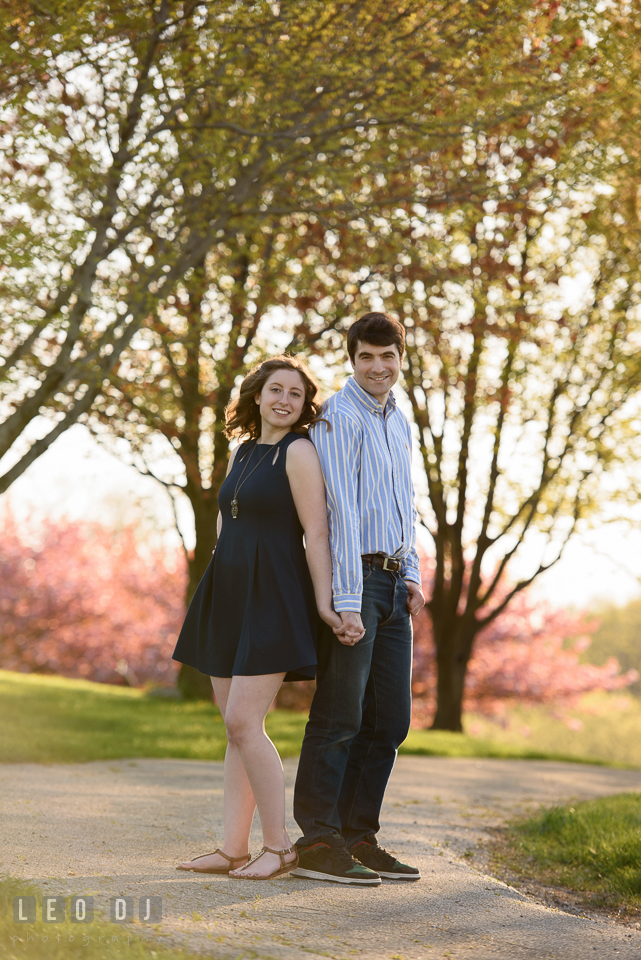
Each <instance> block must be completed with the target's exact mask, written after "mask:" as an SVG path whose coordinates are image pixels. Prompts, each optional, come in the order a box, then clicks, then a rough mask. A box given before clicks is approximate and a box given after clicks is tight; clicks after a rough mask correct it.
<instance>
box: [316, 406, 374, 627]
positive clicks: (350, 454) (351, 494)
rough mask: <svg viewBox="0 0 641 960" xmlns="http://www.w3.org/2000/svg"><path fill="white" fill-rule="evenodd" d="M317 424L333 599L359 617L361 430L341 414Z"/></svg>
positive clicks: (341, 609) (342, 610)
mask: <svg viewBox="0 0 641 960" xmlns="http://www.w3.org/2000/svg"><path fill="white" fill-rule="evenodd" d="M324 416H325V417H326V419H327V420H328V421H329V425H328V424H327V423H323V422H322V421H320V422H319V423H316V424H314V425H313V426H312V427H311V428H310V437H311V440H312V442H313V444H314V446H315V447H316V452H317V453H318V458H319V460H320V464H321V468H322V471H323V477H324V479H325V491H326V494H327V517H328V521H329V545H330V550H331V554H332V595H333V600H334V609H335V610H336V612H337V613H347V612H350V611H352V612H356V613H360V610H361V602H362V594H363V566H362V561H361V553H362V549H361V520H360V508H359V503H358V479H359V478H358V474H359V469H360V461H361V458H360V447H361V443H362V437H361V430H360V428H359V426H358V424H357V423H355V422H354V421H353V420H351V419H350V418H349V417H345V416H341V415H340V414H336V413H331V414H324Z"/></svg>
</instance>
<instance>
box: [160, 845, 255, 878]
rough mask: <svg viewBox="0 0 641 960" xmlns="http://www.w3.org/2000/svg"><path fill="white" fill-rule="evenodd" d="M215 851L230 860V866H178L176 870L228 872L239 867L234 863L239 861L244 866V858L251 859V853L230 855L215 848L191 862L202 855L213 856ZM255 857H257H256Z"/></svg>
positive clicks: (191, 861) (194, 858)
mask: <svg viewBox="0 0 641 960" xmlns="http://www.w3.org/2000/svg"><path fill="white" fill-rule="evenodd" d="M215 853H219V854H220V856H221V857H224V858H225V860H229V866H228V867H207V868H205V869H201V868H200V867H176V870H191V871H193V872H194V873H219V874H228V873H229V871H230V870H237V869H238V867H235V866H234V864H236V863H239V864H240V865H241V866H242V867H244V866H245V864H244V863H241V861H242V860H245V861H249V862H250V863H251V860H250V855H249V854H248V853H246V854H245V855H244V856H243V857H228V856H227V854H226V853H223V851H222V850H214V851H213V853H201V854H200V856H199V857H193V858H192V859H191V860H190V861H189V862H190V863H193V862H194V860H200V859H201V857H213V856H214V854H215ZM254 859H255V858H254Z"/></svg>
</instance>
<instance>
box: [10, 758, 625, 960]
mask: <svg viewBox="0 0 641 960" xmlns="http://www.w3.org/2000/svg"><path fill="white" fill-rule="evenodd" d="M285 767H286V774H287V780H288V784H289V785H290V788H291V784H292V782H293V777H294V773H295V762H293V761H286V764H285ZM624 790H641V774H640V773H638V772H636V771H627V770H610V769H605V768H602V767H591V766H581V765H578V764H558V763H548V762H539V761H516V760H473V759H446V758H429V757H401V758H400V759H399V762H398V764H397V766H396V769H395V771H394V775H393V778H392V781H391V783H390V788H389V790H388V798H387V802H386V806H385V810H384V817H383V819H384V824H385V826H384V829H383V831H382V832H381V841H382V843H383V844H384V845H385V846H387V847H388V848H389V849H391V850H394V851H395V852H396V853H397V854H398V855H399V856H401V857H402V858H406V859H407V860H410V861H411V862H412V863H416V864H417V865H418V866H420V868H421V870H422V872H423V880H422V881H421V882H419V883H407V884H401V883H398V882H394V881H384V882H383V885H382V886H381V887H378V888H375V889H360V888H343V887H339V886H338V885H335V884H322V883H318V882H314V881H310V880H299V879H296V878H291V877H290V878H281V879H278V880H275V881H271V882H266V883H250V882H249V881H244V882H243V881H233V880H229V879H228V878H226V877H201V876H197V875H190V874H185V873H180V872H176V870H175V864H176V863H178V862H179V861H181V860H184V859H186V858H189V857H193V856H196V855H198V854H201V853H206V852H208V851H210V850H212V849H214V848H215V847H216V846H218V843H219V842H220V839H221V836H220V823H221V810H222V804H221V798H222V765H221V764H219V763H205V762H200V761H191V760H136V761H120V762H115V763H114V762H109V761H107V762H99V763H87V764H75V765H53V766H40V765H36V764H24V765H6V766H3V767H0V797H2V800H1V808H0V836H2V838H3V848H2V854H1V855H0V860H1V862H2V869H4V870H5V871H8V872H10V873H11V874H13V875H15V876H23V877H25V878H30V879H33V880H34V881H35V882H36V883H37V884H38V885H39V886H40V887H42V888H43V889H44V890H45V892H46V893H47V894H51V895H54V894H60V895H62V894H65V895H73V894H93V895H94V896H95V900H96V905H97V906H98V907H99V908H102V909H106V910H107V912H108V901H109V899H110V898H111V897H115V896H123V895H130V896H133V897H134V898H135V901H136V902H137V900H138V898H139V897H142V896H149V895H159V896H161V897H162V903H163V920H162V924H161V925H160V927H159V928H157V929H156V935H160V936H161V937H162V938H163V940H164V942H166V943H180V944H181V945H184V946H187V947H190V948H191V949H193V950H194V951H198V952H201V953H203V954H206V955H207V956H211V957H220V958H225V960H226V958H232V957H234V958H240V957H247V958H249V957H255V958H260V960H316V958H320V957H331V958H336V960H338V958H342V960H351V958H357V957H362V958H363V960H379V958H380V960H383V958H384V960H393V958H395V960H424V958H441V957H448V958H455V960H456V958H460V960H486V958H487V960H489V958H501V960H521V958H523V960H525V958H527V960H548V958H549V960H553V958H559V960H588V958H592V957H594V958H598V960H615V958H617V960H619V958H620V960H624V958H625V960H627V958H630V960H632V958H634V960H639V958H641V931H638V930H635V929H630V928H626V927H623V926H618V925H616V924H614V923H610V922H607V921H600V920H599V921H594V920H586V919H581V918H580V917H577V916H572V915H570V914H567V913H563V912H560V911H558V910H553V909H549V908H547V907H544V906H541V905H539V904H537V903H535V902H533V901H532V900H530V899H528V898H527V897H526V896H524V895H523V894H521V893H519V892H517V891H515V890H513V889H511V888H510V887H507V886H505V885H504V884H502V883H500V882H498V881H495V880H492V879H490V878H489V877H487V876H485V875H484V874H483V873H481V872H480V871H479V870H477V869H475V868H474V860H473V859H472V860H471V862H469V861H468V860H467V859H463V858H462V857H463V854H464V853H465V851H466V850H468V849H471V848H473V847H474V846H475V844H476V843H477V842H478V841H479V840H480V839H482V837H483V835H484V834H483V831H484V829H486V828H487V827H489V826H492V825H496V824H499V823H501V822H503V821H504V820H505V819H506V818H507V817H508V816H510V815H511V814H512V813H515V812H516V811H517V810H522V809H524V807H526V806H527V805H528V804H534V805H535V804H539V803H544V804H550V803H555V802H560V801H566V800H569V799H570V798H576V799H582V798H589V797H596V796H601V795H605V794H609V793H616V792H619V791H624ZM291 829H292V836H296V828H295V826H294V824H293V823H292V827H291ZM259 847H260V837H259V835H258V834H257V835H256V837H255V840H254V841H253V842H252V849H253V850H254V851H256V850H257V849H258V848H259ZM84 929H88V928H84ZM134 929H135V930H137V931H141V930H143V929H144V930H145V931H148V929H149V928H147V927H145V928H143V927H140V926H138V925H137V924H136V926H135V928H134ZM118 932H119V933H120V932H121V931H118Z"/></svg>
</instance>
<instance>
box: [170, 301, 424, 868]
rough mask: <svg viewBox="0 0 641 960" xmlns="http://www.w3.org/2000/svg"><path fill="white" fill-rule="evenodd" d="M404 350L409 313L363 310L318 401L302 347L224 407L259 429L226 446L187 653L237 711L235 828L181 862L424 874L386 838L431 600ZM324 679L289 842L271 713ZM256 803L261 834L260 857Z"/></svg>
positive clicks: (179, 652) (184, 643)
mask: <svg viewBox="0 0 641 960" xmlns="http://www.w3.org/2000/svg"><path fill="white" fill-rule="evenodd" d="M404 347H405V332H404V328H403V326H402V325H401V324H400V323H399V322H398V321H396V320H394V319H392V318H391V317H389V316H387V315H386V314H381V313H369V314H366V315H365V316H364V317H361V319H360V320H357V321H356V322H355V323H353V324H352V325H351V327H350V328H349V330H348V333H347V348H348V353H349V357H350V361H351V364H352V368H353V376H351V377H349V379H348V380H347V382H346V383H345V385H344V387H343V388H342V389H341V390H339V392H338V393H336V394H334V396H332V397H331V398H330V399H329V400H328V401H327V402H326V403H325V404H324V405H323V407H322V409H321V408H320V406H319V404H318V403H317V401H316V395H317V385H316V383H315V382H314V380H313V378H312V377H311V375H310V373H309V371H308V370H307V368H306V367H305V365H304V364H303V363H301V361H299V360H298V359H296V358H293V357H275V358H273V359H271V360H267V361H265V362H264V363H262V364H260V365H259V366H258V367H257V368H255V369H254V370H253V371H252V372H251V373H250V374H249V375H248V376H247V377H246V378H245V380H244V381H243V383H242V385H241V388H240V396H239V398H238V399H237V400H236V401H234V402H233V403H232V404H230V406H229V408H228V411H227V421H226V430H227V434H228V436H236V435H238V436H240V437H241V438H242V437H245V438H248V439H246V441H245V442H243V443H241V444H239V446H237V447H236V449H235V450H234V452H233V454H232V457H231V458H230V463H229V468H228V472H227V477H226V479H225V481H224V483H223V484H222V486H221V489H220V493H219V506H220V513H219V518H218V543H217V545H216V549H215V551H214V555H213V557H212V560H211V563H210V564H209V567H208V568H207V571H206V573H205V575H204V577H203V579H202V581H201V583H200V585H199V586H198V589H197V591H196V593H195V594H194V598H193V600H192V602H191V604H190V607H189V610H188V613H187V617H186V619H185V623H184V626H183V629H182V631H181V634H180V637H179V639H178V644H177V646H176V650H175V652H174V659H175V660H178V661H180V662H181V663H187V664H190V665H191V666H194V667H196V668H198V669H199V670H200V671H201V672H203V673H206V674H208V675H209V676H210V677H211V679H212V685H213V688H214V693H215V696H216V700H217V702H218V704H219V706H220V709H221V712H222V715H223V718H224V721H225V727H226V731H227V738H228V747H227V752H226V756H225V774H224V840H223V843H222V846H221V847H220V849H218V850H216V851H214V852H213V853H211V854H205V855H203V856H199V857H196V858H195V859H194V860H191V861H188V862H186V863H183V864H181V865H180V867H179V868H178V869H181V870H190V871H194V872H197V873H219V874H227V875H229V876H230V877H234V878H240V879H247V880H266V879H273V878H274V877H276V876H280V875H282V874H285V873H290V872H291V873H292V875H293V876H299V877H306V878H308V879H314V880H326V881H327V880H329V881H333V882H337V883H343V884H350V885H359V886H373V885H379V884H380V883H381V877H386V878H390V879H399V880H418V879H420V874H419V871H418V870H417V869H416V868H415V867H412V866H408V865H406V864H402V863H400V862H399V861H398V860H397V859H396V858H395V857H393V856H392V855H391V854H389V853H387V851H385V850H384V848H383V847H381V846H379V844H378V842H377V839H376V835H377V833H378V830H379V826H380V824H379V814H380V810H381V805H382V802H383V796H384V793H385V788H386V786H387V782H388V780H389V777H390V774H391V772H392V768H393V766H394V761H395V759H396V753H397V750H398V747H399V745H400V744H401V743H402V742H403V740H404V739H405V737H406V736H407V732H408V730H409V723H410V712H411V689H410V680H411V665H412V627H411V619H410V617H411V616H412V615H416V614H417V613H419V612H420V610H421V609H422V608H423V605H424V602H425V601H424V598H423V594H422V591H421V579H420V571H419V564H418V557H417V554H416V549H415V506H414V491H413V485H412V478H411V459H412V438H411V432H410V426H409V423H408V422H407V420H406V418H405V417H404V416H403V414H402V413H401V411H400V410H399V408H398V407H397V404H396V401H395V399H394V395H393V393H392V392H391V390H392V387H393V386H394V384H395V383H396V381H397V380H398V377H399V374H400V370H401V363H402V359H403V353H404ZM314 676H316V680H317V689H316V692H315V695H314V699H313V701H312V705H311V709H310V715H309V721H308V723H307V727H306V731H305V738H304V741H303V746H302V751H301V757H300V761H299V766H298V774H297V778H296V787H295V792H294V817H295V819H296V821H297V823H298V825H299V827H300V829H301V831H302V837H301V838H300V839H299V840H298V841H297V842H296V844H292V842H291V840H290V838H289V836H288V834H287V830H286V826H285V786H284V779H283V769H282V764H281V762H280V758H279V756H278V753H277V751H276V748H275V747H274V745H273V743H272V742H271V740H270V739H269V737H268V736H267V734H266V732H265V726H264V720H265V716H266V714H267V711H268V709H269V707H270V705H271V703H272V701H273V699H274V697H275V696H276V693H277V692H278V689H279V687H280V685H281V683H282V682H283V680H286V681H287V680H298V679H309V678H313V677H314ZM256 807H258V812H259V815H260V820H261V827H262V832H263V843H264V846H263V848H262V850H261V852H260V853H259V854H258V855H257V856H255V857H254V858H253V859H250V855H249V850H248V843H249V833H250V829H251V824H252V819H253V816H254V811H255V809H256Z"/></svg>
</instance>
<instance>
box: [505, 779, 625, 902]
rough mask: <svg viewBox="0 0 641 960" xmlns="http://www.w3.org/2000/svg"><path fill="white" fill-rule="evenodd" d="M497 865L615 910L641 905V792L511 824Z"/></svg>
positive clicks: (557, 808) (568, 807)
mask: <svg viewBox="0 0 641 960" xmlns="http://www.w3.org/2000/svg"><path fill="white" fill-rule="evenodd" d="M495 859H496V861H497V865H498V866H499V867H501V866H507V867H508V868H509V869H510V870H511V871H513V872H515V873H516V874H518V875H519V877H520V878H521V879H524V880H536V881H538V882H540V883H544V884H546V885H547V886H554V887H564V888H566V889H568V890H572V891H574V892H575V893H579V894H585V895H587V896H586V900H587V901H588V902H592V903H596V904H598V905H599V906H603V907H606V908H608V909H610V910H613V909H614V910H621V909H622V908H623V909H624V910H628V911H631V912H634V913H637V912H638V911H639V909H641V793H621V794H618V795H617V796H612V797H605V798H603V799H600V800H588V801H584V802H581V803H573V804H572V805H567V806H563V807H553V808H552V809H551V810H543V811H539V812H538V813H536V814H535V815H534V816H533V817H528V818H527V819H520V820H516V821H514V822H513V823H512V824H510V825H509V826H508V829H507V836H506V838H505V842H503V843H501V844H500V847H499V848H498V849H497V851H495Z"/></svg>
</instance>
